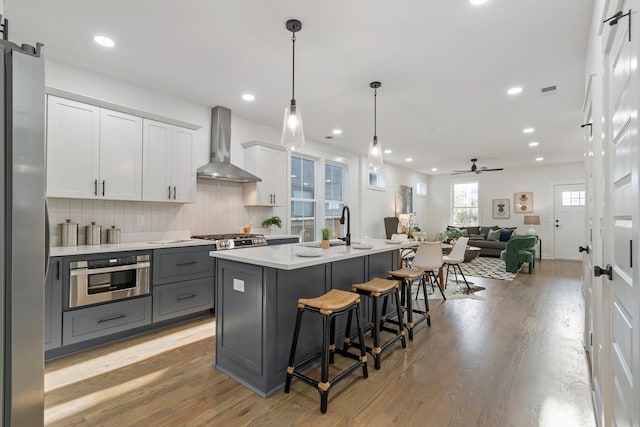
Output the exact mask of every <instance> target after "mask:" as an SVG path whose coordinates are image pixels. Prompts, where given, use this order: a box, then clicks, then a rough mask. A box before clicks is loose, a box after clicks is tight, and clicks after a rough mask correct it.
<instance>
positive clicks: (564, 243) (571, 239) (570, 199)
mask: <svg viewBox="0 0 640 427" xmlns="http://www.w3.org/2000/svg"><path fill="white" fill-rule="evenodd" d="M553 193H554V209H553V210H554V224H553V226H554V234H553V239H554V254H555V259H567V260H580V259H582V255H581V254H580V252H578V247H580V246H584V245H585V242H586V236H585V228H584V223H585V202H586V199H585V196H586V194H585V189H584V184H565V185H554V186H553Z"/></svg>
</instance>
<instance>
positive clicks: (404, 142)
mask: <svg viewBox="0 0 640 427" xmlns="http://www.w3.org/2000/svg"><path fill="white" fill-rule="evenodd" d="M593 3H594V2H593V0H489V1H488V2H487V3H485V4H484V5H481V6H473V5H471V4H470V3H469V0H440V1H436V0H429V1H427V0H403V1H383V0H349V1H344V0H323V1H301V0H269V1H264V0H226V1H220V0H188V1H182V2H179V1H175V0H171V1H169V0H135V1H132V0H110V1H87V0H56V1H51V0H13V1H9V3H8V5H7V6H6V7H5V15H6V17H7V18H8V19H9V23H10V39H11V40H13V41H16V42H20V43H30V44H34V43H35V42H36V41H37V42H42V43H44V44H45V46H46V54H47V56H48V57H51V58H55V59H57V60H60V61H63V62H67V63H70V64H72V65H76V66H78V67H82V68H87V69H89V70H93V71H96V72H99V73H103V74H107V75H110V76H114V77H116V78H119V79H121V80H125V81H129V82H132V83H136V84H139V85H142V86H145V87H148V88H151V89H154V90H157V91H160V92H164V93H167V94H170V95H174V96H178V97H181V98H185V99H189V100H192V101H195V102H197V103H200V104H203V105H209V106H215V105H224V106H226V107H229V108H231V109H232V110H233V111H234V112H235V113H236V114H238V115H240V116H243V117H246V118H249V119H252V120H255V121H257V122H260V123H263V124H265V125H268V126H272V127H275V128H279V127H280V126H281V124H282V115H283V112H284V108H285V107H286V106H287V105H288V103H289V100H290V97H291V33H290V32H288V31H287V30H286V28H285V22H286V21H287V19H290V18H297V19H300V20H301V21H302V25H303V28H302V31H300V32H299V33H298V34H297V42H296V93H295V95H296V99H297V103H298V106H299V107H300V108H301V110H302V117H303V120H304V129H305V134H306V136H307V138H312V139H314V140H317V141H321V142H322V143H326V144H329V145H332V146H340V147H343V148H345V149H347V150H350V151H354V152H359V153H366V150H367V146H368V143H369V142H370V140H371V138H372V136H373V90H372V89H370V88H369V83H370V82H371V81H374V80H379V81H381V82H382V87H381V88H380V89H379V90H378V126H377V127H378V132H377V133H378V139H379V141H380V142H381V144H382V146H383V148H385V149H387V148H389V149H392V150H393V153H392V154H390V155H388V156H386V158H387V160H389V161H391V162H393V163H396V164H401V165H407V166H409V167H411V168H412V169H416V170H419V171H422V172H425V173H429V174H432V172H431V168H433V167H437V168H439V172H438V173H449V172H450V171H451V170H453V169H464V168H468V167H469V166H470V162H469V159H470V158H471V157H478V158H479V159H480V160H479V162H478V166H487V167H490V168H494V167H504V168H516V167H522V166H527V165H534V164H536V162H535V160H534V159H535V157H537V156H543V157H544V159H545V160H544V163H564V162H570V161H579V160H581V159H582V158H583V154H582V153H583V149H582V135H583V133H582V131H581V129H580V126H579V125H580V124H581V123H582V103H583V97H584V95H583V94H584V61H585V54H586V43H587V34H588V29H589V24H590V20H591V11H592V9H593ZM99 33H100V34H104V35H108V36H110V37H111V38H113V39H114V40H115V42H116V47H115V48H114V49H111V50H108V49H105V48H103V47H100V46H98V45H96V44H95V43H94V42H93V36H94V35H96V34H99ZM515 85H518V86H522V87H523V88H524V91H523V93H522V94H521V95H519V96H516V97H512V96H508V95H507V94H506V90H507V89H508V88H509V87H511V86H515ZM550 85H557V88H558V89H557V91H556V92H554V93H553V94H547V95H542V94H541V92H540V89H541V88H543V87H546V86H550ZM245 92H251V93H253V94H255V96H256V100H255V101H254V102H253V103H246V102H244V101H242V99H241V95H242V94H243V93H245ZM525 127H534V128H535V132H534V133H533V134H531V135H525V134H523V133H522V129H523V128H525ZM334 128H340V129H342V130H343V134H342V135H341V136H339V137H336V138H334V139H332V140H327V139H325V136H327V135H331V131H332V129H334ZM534 140H535V141H539V142H540V145H539V146H538V147H537V148H530V147H529V146H528V143H529V142H530V141H534ZM405 157H412V158H413V159H414V161H413V163H412V164H410V165H408V164H407V163H405V162H404V159H405Z"/></svg>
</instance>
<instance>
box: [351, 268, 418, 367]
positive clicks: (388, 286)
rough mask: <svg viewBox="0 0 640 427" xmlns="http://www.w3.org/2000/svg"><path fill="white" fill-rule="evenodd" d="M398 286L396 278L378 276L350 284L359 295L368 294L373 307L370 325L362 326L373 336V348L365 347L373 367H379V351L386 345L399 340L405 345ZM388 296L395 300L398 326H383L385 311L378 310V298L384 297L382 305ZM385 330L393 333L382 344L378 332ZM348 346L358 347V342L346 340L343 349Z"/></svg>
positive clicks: (385, 303) (404, 346) (385, 302)
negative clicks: (394, 327)
mask: <svg viewBox="0 0 640 427" xmlns="http://www.w3.org/2000/svg"><path fill="white" fill-rule="evenodd" d="M399 287H400V282H399V281H398V280H387V279H380V278H377V277H375V278H373V279H371V280H369V281H368V282H366V283H358V284H355V285H352V286H351V290H352V291H353V292H356V293H358V294H360V295H365V296H368V297H370V298H371V299H372V301H373V309H372V310H371V325H369V326H367V327H365V328H364V331H365V332H367V331H368V330H371V335H372V336H373V348H371V347H367V351H369V352H371V355H372V356H373V358H374V360H375V368H376V369H380V358H381V353H382V351H383V350H385V349H386V348H387V347H389V346H390V345H391V344H393V343H394V342H396V341H398V340H400V341H401V342H402V348H406V347H407V341H406V340H405V337H404V335H405V332H404V322H403V321H402V317H403V315H402V306H401V305H400V292H399V291H398V288H399ZM390 296H394V297H395V300H396V314H397V315H398V323H397V325H398V328H397V330H395V329H390V328H387V327H385V326H384V320H386V316H385V312H386V309H385V311H384V312H382V313H380V312H379V311H378V300H379V299H380V298H381V297H382V298H384V306H385V307H386V305H387V299H388V298H389V297H390ZM350 320H351V319H349V320H348V321H347V330H350V329H351V322H350ZM382 331H387V332H393V333H395V335H394V336H393V337H392V338H389V339H388V340H387V341H386V342H385V343H384V344H382V345H380V332H382ZM350 346H356V347H359V346H360V344H359V343H354V342H353V341H346V340H345V344H344V347H343V351H345V352H346V351H348V349H349V347H350Z"/></svg>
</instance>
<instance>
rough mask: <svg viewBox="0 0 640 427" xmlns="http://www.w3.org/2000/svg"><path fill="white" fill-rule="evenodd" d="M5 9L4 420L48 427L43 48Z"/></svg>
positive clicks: (1, 163)
mask: <svg viewBox="0 0 640 427" xmlns="http://www.w3.org/2000/svg"><path fill="white" fill-rule="evenodd" d="M8 27H9V26H8V24H7V21H6V19H5V20H3V17H2V9H0V32H1V33H2V39H0V49H1V53H2V55H1V56H0V138H1V139H2V149H1V150H0V205H2V206H1V207H0V281H1V285H0V340H1V341H2V342H0V345H2V347H3V351H2V352H0V380H1V381H0V384H2V389H0V402H1V403H0V420H1V421H0V422H1V423H2V425H6V426H8V425H12V426H42V425H43V423H44V420H43V413H44V283H45V276H46V271H45V269H46V266H47V265H48V264H49V262H48V257H49V240H48V236H49V230H48V223H47V219H46V218H47V217H46V214H45V193H44V164H45V163H44V162H45V159H44V105H45V93H44V58H43V56H42V45H41V44H39V43H38V44H37V45H36V46H35V47H33V46H29V45H27V44H23V45H21V46H18V45H17V44H15V43H12V42H10V41H8V34H7V30H8Z"/></svg>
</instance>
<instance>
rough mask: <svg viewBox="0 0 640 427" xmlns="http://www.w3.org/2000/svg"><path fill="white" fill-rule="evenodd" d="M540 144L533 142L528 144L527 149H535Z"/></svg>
mask: <svg viewBox="0 0 640 427" xmlns="http://www.w3.org/2000/svg"><path fill="white" fill-rule="evenodd" d="M539 144H540V143H539V142H537V141H533V142H530V143H529V147H537V146H538V145H539Z"/></svg>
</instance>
